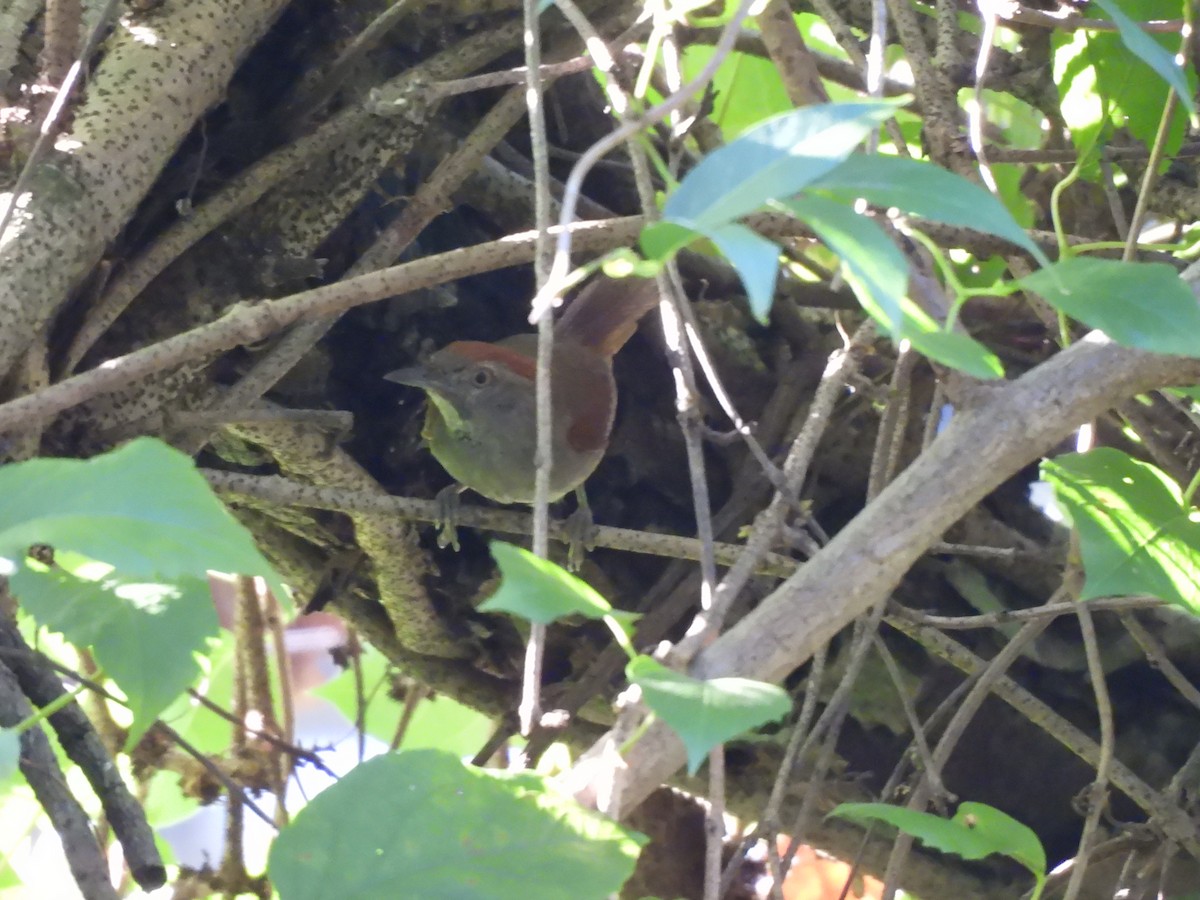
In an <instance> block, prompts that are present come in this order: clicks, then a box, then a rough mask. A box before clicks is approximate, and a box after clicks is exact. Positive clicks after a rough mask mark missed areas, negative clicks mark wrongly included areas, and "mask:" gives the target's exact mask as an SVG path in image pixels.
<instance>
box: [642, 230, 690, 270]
mask: <svg viewBox="0 0 1200 900" xmlns="http://www.w3.org/2000/svg"><path fill="white" fill-rule="evenodd" d="M702 237H703V235H702V234H701V233H700V232H698V231H693V230H692V229H691V228H685V227H684V226H682V225H678V224H676V223H675V222H651V223H650V224H649V225H647V226H646V227H645V228H643V229H642V233H641V234H640V235H639V236H638V246H639V247H641V248H642V252H643V253H644V254H646V258H647V259H653V260H658V261H660V262H661V261H665V260H667V259H669V258H670V257H671V255H672V254H673V253H674V252H675V251H676V250H680V249H682V248H684V247H686V246H687V245H688V244H690V243H692V242H693V241H698V240H700V239H701V238H702Z"/></svg>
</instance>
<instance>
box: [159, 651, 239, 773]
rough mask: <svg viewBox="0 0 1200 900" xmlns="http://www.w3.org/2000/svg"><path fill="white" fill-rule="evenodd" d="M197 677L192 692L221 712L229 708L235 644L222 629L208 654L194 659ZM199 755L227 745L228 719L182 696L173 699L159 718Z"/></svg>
mask: <svg viewBox="0 0 1200 900" xmlns="http://www.w3.org/2000/svg"><path fill="white" fill-rule="evenodd" d="M197 661H198V663H199V665H200V672H201V676H200V679H199V681H198V682H197V683H196V685H195V687H196V690H197V691H198V692H199V693H200V694H201V695H202V696H203V697H204V698H205V699H206V700H208V701H209V702H210V703H214V704H216V705H217V706H218V707H220V708H221V709H229V708H230V707H231V706H232V705H233V691H234V685H233V681H234V669H235V668H236V666H237V641H236V640H235V639H234V636H233V632H231V631H227V630H222V631H220V632H219V633H218V635H217V637H216V638H215V639H214V640H211V641H209V642H208V652H207V653H206V655H204V656H202V657H200V658H199V660H197ZM159 718H161V719H162V720H163V721H164V722H166V723H167V724H168V725H170V726H171V727H172V728H174V729H175V730H176V731H177V732H178V733H179V735H180V736H181V737H182V738H183V739H184V740H186V741H187V742H188V743H189V744H191V745H192V746H193V747H195V748H197V749H198V750H199V751H200V752H201V753H208V754H220V753H223V752H224V751H225V750H226V748H228V746H229V720H228V719H226V718H224V717H223V716H220V715H218V714H217V713H215V712H213V711H212V710H211V709H209V708H208V707H207V706H205V705H204V704H202V703H198V702H196V701H195V700H193V699H192V698H191V697H190V696H188V695H186V694H184V695H179V696H177V697H176V698H175V700H174V702H172V703H171V705H170V706H168V707H167V708H166V709H165V710H163V712H162V713H161V715H160V716H159Z"/></svg>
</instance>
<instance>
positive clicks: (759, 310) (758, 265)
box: [707, 223, 779, 322]
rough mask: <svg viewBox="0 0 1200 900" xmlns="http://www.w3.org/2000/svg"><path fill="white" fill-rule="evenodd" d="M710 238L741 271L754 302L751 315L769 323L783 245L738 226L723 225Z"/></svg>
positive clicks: (740, 274)
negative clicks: (780, 246) (768, 318)
mask: <svg viewBox="0 0 1200 900" xmlns="http://www.w3.org/2000/svg"><path fill="white" fill-rule="evenodd" d="M707 234H708V237H709V238H710V239H711V240H712V242H713V243H714V244H716V245H717V247H718V249H720V251H721V252H722V253H723V254H724V255H725V258H726V259H728V260H729V261H730V262H731V263H732V264H733V267H734V268H735V269H737V272H738V276H739V277H740V278H741V279H742V284H743V285H744V286H745V288H746V298H747V299H748V300H749V301H750V312H752V313H753V314H754V317H755V318H756V319H758V320H759V321H760V322H766V321H767V314H768V313H770V312H771V303H772V302H773V301H774V299H775V280H776V277H777V276H778V274H779V245H778V244H776V243H775V242H774V241H770V240H767V238H765V237H763V236H762V235H761V234H758V233H757V232H755V231H752V230H751V229H749V228H747V227H746V226H745V225H738V224H737V223H731V224H729V225H722V226H721V227H720V228H714V229H712V230H711V231H709V232H707Z"/></svg>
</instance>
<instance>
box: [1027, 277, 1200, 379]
mask: <svg viewBox="0 0 1200 900" xmlns="http://www.w3.org/2000/svg"><path fill="white" fill-rule="evenodd" d="M1021 285H1022V287H1024V288H1025V289H1026V290H1031V291H1034V292H1036V293H1038V294H1040V295H1041V296H1042V297H1043V298H1045V300H1046V302H1047V303H1049V304H1050V305H1051V306H1053V307H1054V308H1055V309H1059V310H1062V311H1063V312H1064V313H1066V314H1067V315H1068V316H1070V317H1071V318H1073V319H1078V320H1079V321H1080V322H1083V323H1084V324H1085V325H1088V326H1090V327H1092V328H1099V329H1100V330H1101V331H1103V332H1104V333H1105V334H1107V335H1108V336H1109V337H1110V338H1112V339H1113V340H1114V341H1116V342H1117V343H1119V344H1124V345H1125V346H1127V347H1136V348H1138V349H1140V350H1151V351H1154V352H1156V353H1175V354H1179V355H1181V356H1200V303H1197V302H1196V298H1195V296H1194V295H1193V294H1192V292H1191V290H1190V289H1189V288H1188V286H1187V285H1186V284H1185V283H1184V281H1183V279H1181V278H1180V277H1179V275H1178V274H1177V273H1176V271H1175V270H1174V269H1172V268H1171V267H1170V266H1168V265H1166V264H1165V263H1138V262H1117V261H1116V260H1113V259H1096V258H1095V257H1074V258H1071V259H1064V260H1060V261H1059V262H1057V263H1055V264H1054V265H1053V266H1051V267H1050V268H1048V269H1042V270H1040V271H1037V272H1034V273H1033V274H1032V275H1027V276H1026V277H1024V278H1022V279H1021Z"/></svg>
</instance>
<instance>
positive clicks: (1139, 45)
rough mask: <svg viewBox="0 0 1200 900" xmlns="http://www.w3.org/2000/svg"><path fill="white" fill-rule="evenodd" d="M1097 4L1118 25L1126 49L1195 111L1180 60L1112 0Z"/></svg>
mask: <svg viewBox="0 0 1200 900" xmlns="http://www.w3.org/2000/svg"><path fill="white" fill-rule="evenodd" d="M1096 5H1097V6H1099V7H1100V8H1101V9H1103V10H1104V11H1105V12H1106V13H1108V15H1109V18H1111V19H1112V20H1113V23H1114V24H1115V25H1116V26H1117V32H1118V33H1119V34H1120V35H1121V41H1122V42H1123V43H1124V44H1125V46H1126V47H1128V48H1129V52H1130V53H1132V54H1134V55H1135V56H1136V57H1137V58H1138V59H1140V60H1142V61H1143V62H1144V63H1146V65H1148V66H1149V67H1150V68H1152V69H1153V70H1154V71H1155V72H1157V73H1158V74H1159V75H1161V76H1162V77H1163V79H1164V80H1165V81H1166V82H1167V84H1169V85H1170V86H1171V89H1172V90H1173V91H1175V93H1176V94H1177V95H1178V96H1179V100H1180V102H1181V103H1182V104H1183V105H1184V107H1185V108H1186V109H1187V111H1188V112H1189V113H1192V114H1195V112H1196V104H1195V102H1194V101H1193V100H1192V92H1191V90H1190V88H1189V87H1188V83H1187V78H1186V77H1185V76H1184V74H1183V69H1182V68H1181V67H1180V65H1179V63H1177V62H1175V57H1174V56H1172V55H1171V54H1170V53H1169V52H1168V51H1167V50H1166V49H1165V48H1163V47H1162V45H1161V44H1158V43H1156V42H1155V41H1154V39H1153V38H1152V37H1150V35H1148V34H1147V33H1146V32H1144V31H1142V29H1141V28H1140V27H1138V24H1137V23H1136V22H1134V21H1133V19H1131V18H1129V16H1127V15H1125V13H1124V12H1122V11H1121V7H1120V6H1118V5H1117V3H1116V2H1115V0H1096Z"/></svg>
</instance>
